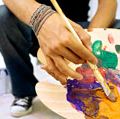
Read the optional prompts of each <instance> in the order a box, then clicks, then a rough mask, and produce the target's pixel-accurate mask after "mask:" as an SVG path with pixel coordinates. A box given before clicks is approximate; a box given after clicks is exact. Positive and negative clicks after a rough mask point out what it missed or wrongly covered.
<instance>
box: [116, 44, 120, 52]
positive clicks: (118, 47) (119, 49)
mask: <svg viewBox="0 0 120 119" xmlns="http://www.w3.org/2000/svg"><path fill="white" fill-rule="evenodd" d="M115 49H116V52H117V53H118V54H120V45H115Z"/></svg>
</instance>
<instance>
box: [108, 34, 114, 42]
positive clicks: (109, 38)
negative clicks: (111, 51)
mask: <svg viewBox="0 0 120 119" xmlns="http://www.w3.org/2000/svg"><path fill="white" fill-rule="evenodd" d="M108 41H109V43H110V44H114V38H113V36H112V34H108Z"/></svg>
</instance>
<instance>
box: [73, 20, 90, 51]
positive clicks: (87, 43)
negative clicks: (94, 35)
mask: <svg viewBox="0 0 120 119" xmlns="http://www.w3.org/2000/svg"><path fill="white" fill-rule="evenodd" d="M71 24H72V26H73V28H74V30H75V31H76V33H77V34H78V36H79V37H80V40H81V41H82V43H83V44H84V45H85V47H87V48H88V49H89V50H91V44H92V42H91V38H90V35H89V34H88V33H87V32H86V31H85V30H84V29H83V28H82V27H81V26H80V25H79V24H77V23H75V22H71Z"/></svg>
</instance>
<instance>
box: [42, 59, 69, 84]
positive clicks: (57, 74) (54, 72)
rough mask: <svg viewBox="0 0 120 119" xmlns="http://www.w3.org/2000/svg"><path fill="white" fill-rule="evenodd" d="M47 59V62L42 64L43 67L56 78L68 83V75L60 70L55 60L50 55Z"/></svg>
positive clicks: (62, 82)
mask: <svg viewBox="0 0 120 119" xmlns="http://www.w3.org/2000/svg"><path fill="white" fill-rule="evenodd" d="M46 61H47V64H46V65H44V66H42V69H44V70H46V71H47V72H48V73H49V74H50V75H52V76H53V77H54V78H55V79H56V80H59V81H60V82H61V84H66V79H67V76H66V75H64V74H62V73H61V72H59V70H58V69H57V68H56V66H55V64H54V62H53V61H52V60H51V59H50V58H49V57H46Z"/></svg>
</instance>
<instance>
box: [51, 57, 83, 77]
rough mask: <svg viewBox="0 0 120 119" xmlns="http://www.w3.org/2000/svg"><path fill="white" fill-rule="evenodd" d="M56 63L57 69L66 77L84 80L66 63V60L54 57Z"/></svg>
mask: <svg viewBox="0 0 120 119" xmlns="http://www.w3.org/2000/svg"><path fill="white" fill-rule="evenodd" d="M53 60H54V63H55V65H56V67H57V68H58V69H59V70H60V72H63V73H64V74H65V75H67V76H70V77H72V78H79V79H82V78H83V77H82V75H81V74H79V73H77V72H76V71H73V70H72V69H71V68H70V67H69V66H68V65H67V64H66V62H65V60H64V59H63V58H62V57H61V56H54V57H53Z"/></svg>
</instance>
